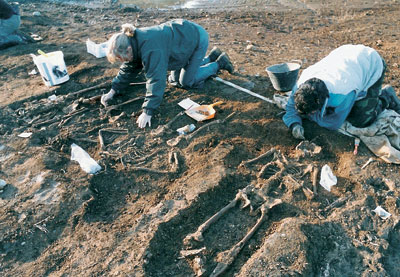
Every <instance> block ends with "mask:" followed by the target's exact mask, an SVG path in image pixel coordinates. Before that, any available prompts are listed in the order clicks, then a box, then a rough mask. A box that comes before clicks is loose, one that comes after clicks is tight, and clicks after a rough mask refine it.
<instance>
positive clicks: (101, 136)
mask: <svg viewBox="0 0 400 277" xmlns="http://www.w3.org/2000/svg"><path fill="white" fill-rule="evenodd" d="M101 131H102V130H99V142H100V149H101V150H103V149H104V147H105V145H104V138H103V134H102V132H101Z"/></svg>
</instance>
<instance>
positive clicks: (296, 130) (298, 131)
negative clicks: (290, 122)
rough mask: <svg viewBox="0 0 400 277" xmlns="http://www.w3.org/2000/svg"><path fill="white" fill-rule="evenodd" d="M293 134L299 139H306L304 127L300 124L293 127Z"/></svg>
mask: <svg viewBox="0 0 400 277" xmlns="http://www.w3.org/2000/svg"><path fill="white" fill-rule="evenodd" d="M292 135H293V137H294V138H297V139H305V138H304V128H303V126H301V125H300V124H296V125H295V126H294V127H293V129H292Z"/></svg>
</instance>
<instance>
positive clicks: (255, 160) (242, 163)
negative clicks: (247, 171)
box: [240, 148, 277, 166]
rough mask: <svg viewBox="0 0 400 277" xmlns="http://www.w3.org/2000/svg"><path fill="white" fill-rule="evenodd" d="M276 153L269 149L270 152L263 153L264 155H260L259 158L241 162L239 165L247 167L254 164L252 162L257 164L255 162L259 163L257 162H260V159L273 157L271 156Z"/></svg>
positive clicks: (274, 150) (273, 149)
mask: <svg viewBox="0 0 400 277" xmlns="http://www.w3.org/2000/svg"><path fill="white" fill-rule="evenodd" d="M276 152H277V151H276V149H275V148H271V149H270V150H268V151H267V152H265V153H264V154H261V155H260V156H258V157H255V158H254V159H250V160H247V161H243V162H241V164H240V165H241V166H246V165H249V164H251V163H254V162H257V161H259V160H261V159H263V158H265V157H268V156H270V155H273V154H275V153H276Z"/></svg>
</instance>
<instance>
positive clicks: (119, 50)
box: [107, 23, 136, 63]
mask: <svg viewBox="0 0 400 277" xmlns="http://www.w3.org/2000/svg"><path fill="white" fill-rule="evenodd" d="M121 28H122V30H121V32H120V33H117V34H114V35H112V37H111V38H110V39H109V40H108V50H107V59H108V61H109V62H110V63H114V62H115V61H116V59H117V56H119V57H121V58H123V59H125V58H128V51H127V50H128V47H129V46H130V42H129V38H131V37H133V36H134V35H135V30H136V28H135V26H133V25H132V24H128V23H126V24H122V26H121Z"/></svg>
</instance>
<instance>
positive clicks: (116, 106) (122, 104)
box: [106, 96, 144, 114]
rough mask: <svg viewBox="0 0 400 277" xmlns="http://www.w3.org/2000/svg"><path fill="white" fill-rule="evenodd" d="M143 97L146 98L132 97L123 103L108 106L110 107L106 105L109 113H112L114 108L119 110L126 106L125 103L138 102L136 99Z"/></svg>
mask: <svg viewBox="0 0 400 277" xmlns="http://www.w3.org/2000/svg"><path fill="white" fill-rule="evenodd" d="M141 99H144V96H139V97H136V98H133V99H130V100H128V101H125V102H123V103H121V104H117V105H112V106H108V107H106V110H107V114H110V112H111V111H113V110H118V109H119V108H121V107H122V106H125V105H127V104H130V103H133V102H136V101H138V100H141Z"/></svg>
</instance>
